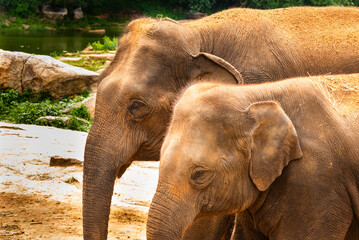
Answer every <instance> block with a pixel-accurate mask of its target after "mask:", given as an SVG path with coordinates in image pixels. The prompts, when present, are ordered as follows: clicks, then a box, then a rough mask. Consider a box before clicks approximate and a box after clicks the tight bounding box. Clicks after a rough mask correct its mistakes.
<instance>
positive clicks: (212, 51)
mask: <svg viewBox="0 0 359 240" xmlns="http://www.w3.org/2000/svg"><path fill="white" fill-rule="evenodd" d="M323 9H324V10H323ZM331 9H332V10H331V11H344V10H342V9H340V8H331ZM291 11H292V10H291V9H288V10H287V11H284V10H273V11H256V10H244V9H232V10H229V11H225V12H222V13H219V14H215V15H212V16H209V17H207V18H204V19H202V20H196V21H189V22H186V23H181V24H180V23H176V22H174V21H171V20H166V19H161V20H153V19H138V20H135V21H133V22H131V23H130V24H129V25H128V26H127V28H126V32H125V34H124V35H123V36H122V37H121V39H120V40H119V48H118V51H117V54H116V56H115V59H114V60H113V61H112V63H111V64H110V66H109V67H108V68H107V69H106V70H105V72H104V73H103V74H102V75H101V76H100V80H99V86H98V93H97V99H96V113H95V119H94V122H93V125H92V128H91V130H90V132H89V135H88V139H87V143H86V149H85V162H84V186H83V231H84V238H85V239H106V238H107V225H108V218H109V212H110V205H111V197H112V193H113V186H114V182H115V179H116V177H120V176H121V175H122V174H123V173H124V172H125V170H126V168H127V167H128V166H129V165H130V164H131V162H132V161H133V160H134V159H137V160H158V159H159V152H160V147H161V144H162V139H163V136H164V133H165V131H166V125H167V124H168V122H169V118H170V112H171V106H172V103H173V102H174V100H175V98H176V96H177V95H178V92H179V91H180V90H181V89H182V88H184V87H185V86H187V85H188V83H189V82H190V81H199V80H201V79H206V81H212V80H214V79H215V80H216V81H219V82H223V83H232V84H238V83H241V82H242V77H241V74H242V76H243V80H244V82H245V83H249V82H258V81H275V80H278V79H282V78H287V77H294V76H304V75H307V74H311V75H315V74H326V73H329V72H331V73H341V72H344V73H349V72H359V58H358V56H359V53H358V48H355V49H351V50H350V49H349V50H348V48H345V49H346V50H343V49H344V48H343V49H342V46H344V45H345V44H350V43H351V42H350V40H352V39H355V38H348V41H338V42H337V43H336V48H337V49H340V51H338V52H335V51H331V50H330V49H329V50H328V48H325V49H324V50H325V51H324V53H325V54H324V53H323V46H322V45H321V44H315V41H316V38H315V37H316V35H315V34H316V32H317V31H318V29H315V30H313V31H311V29H305V33H303V31H304V30H303V29H301V28H298V29H299V30H298V32H296V31H297V30H295V29H296V28H295V27H294V28H291V29H289V28H288V27H287V25H286V26H280V25H279V24H277V23H276V22H275V21H274V20H275V19H274V20H273V21H272V20H271V19H270V16H265V17H258V13H259V12H260V13H261V14H264V13H271V14H272V13H274V14H272V15H273V16H272V17H273V18H274V17H276V16H281V14H284V13H285V14H287V15H288V16H287V15H286V16H285V18H286V19H288V18H290V17H292V18H293V19H296V21H297V22H299V23H300V22H301V21H300V19H301V15H298V14H297V15H296V14H294V13H293V14H292V13H291ZM302 11H307V12H312V11H313V9H309V10H308V9H307V8H303V10H302ZM316 11H317V12H315V15H316V16H317V15H320V14H322V15H323V16H325V14H326V12H325V8H322V9H317V10H316ZM346 11H347V12H345V14H346V15H348V14H353V15H355V14H357V12H358V11H356V10H355V9H351V10H346ZM276 13H278V14H276ZM336 15H337V14H334V16H336ZM353 19H355V18H353ZM357 19H359V17H358V18H357ZM337 21H339V20H338V19H336V18H335V17H331V18H329V19H327V21H326V25H325V26H327V29H326V30H327V31H329V32H330V29H333V28H334V27H333V26H332V25H333V24H335V23H336V22H337ZM348 24H350V26H351V27H354V26H356V25H355V23H354V22H350V23H348ZM337 27H338V26H337ZM342 27H343V29H344V28H345V27H346V25H345V24H344V25H343V26H342ZM301 31H302V32H301ZM308 32H311V33H312V34H313V35H311V36H312V37H313V36H314V38H310V37H305V38H301V37H297V35H303V34H306V36H307V34H308ZM343 33H345V31H343ZM320 34H321V33H320ZM303 39H304V40H305V41H304V40H303ZM318 39H319V38H318ZM320 39H322V38H320ZM303 41H304V42H303ZM302 49H305V51H304V50H303V51H302ZM237 70H239V71H237ZM239 72H240V73H241V74H240V73H239ZM223 97H226V96H223ZM225 221H228V219H226V218H224V219H222V220H221V221H220V222H221V224H222V223H223V222H225ZM208 229H212V228H211V227H209V228H208ZM207 232H209V230H208V231H207Z"/></svg>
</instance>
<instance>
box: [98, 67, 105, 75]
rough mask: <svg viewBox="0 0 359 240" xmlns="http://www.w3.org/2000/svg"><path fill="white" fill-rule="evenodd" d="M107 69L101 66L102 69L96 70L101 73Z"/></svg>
mask: <svg viewBox="0 0 359 240" xmlns="http://www.w3.org/2000/svg"><path fill="white" fill-rule="evenodd" d="M105 69H106V68H101V69H99V70H97V71H96V72H97V73H98V74H101V73H102V72H103V71H105Z"/></svg>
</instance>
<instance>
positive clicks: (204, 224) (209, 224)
mask: <svg viewBox="0 0 359 240" xmlns="http://www.w3.org/2000/svg"><path fill="white" fill-rule="evenodd" d="M233 223H234V218H233V217H231V216H206V217H201V218H197V219H196V220H195V221H194V223H193V224H192V225H191V226H189V227H188V229H187V230H186V232H185V234H184V236H183V238H182V239H184V240H203V239H206V240H219V239H223V240H227V239H230V235H231V234H230V233H228V232H229V231H231V229H232V227H231V226H233Z"/></svg>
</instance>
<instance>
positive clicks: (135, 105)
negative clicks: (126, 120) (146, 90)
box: [129, 100, 145, 111]
mask: <svg viewBox="0 0 359 240" xmlns="http://www.w3.org/2000/svg"><path fill="white" fill-rule="evenodd" d="M144 105H145V104H144V103H142V102H140V101H138V100H134V101H133V102H132V104H131V106H130V107H129V110H130V111H131V110H136V109H139V108H140V107H142V106H144Z"/></svg>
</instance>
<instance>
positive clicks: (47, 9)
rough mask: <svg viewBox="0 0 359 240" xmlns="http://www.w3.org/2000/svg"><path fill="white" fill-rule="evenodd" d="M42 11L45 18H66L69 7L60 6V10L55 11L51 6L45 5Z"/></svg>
mask: <svg viewBox="0 0 359 240" xmlns="http://www.w3.org/2000/svg"><path fill="white" fill-rule="evenodd" d="M42 13H43V14H44V17H45V18H47V19H50V20H57V19H60V20H64V18H65V16H66V15H67V9H66V8H60V9H59V10H58V11H55V10H54V9H53V8H52V7H51V6H49V5H45V6H44V7H43V8H42Z"/></svg>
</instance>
